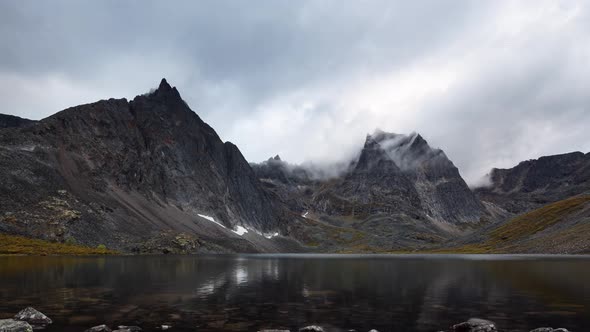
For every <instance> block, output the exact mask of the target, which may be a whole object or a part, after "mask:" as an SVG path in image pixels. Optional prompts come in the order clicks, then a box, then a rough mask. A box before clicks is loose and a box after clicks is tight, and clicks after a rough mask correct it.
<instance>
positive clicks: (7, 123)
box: [0, 114, 36, 129]
mask: <svg viewBox="0 0 590 332" xmlns="http://www.w3.org/2000/svg"><path fill="white" fill-rule="evenodd" d="M35 122H36V121H34V120H29V119H24V118H21V117H18V116H14V115H8V114H0V129H2V128H18V127H24V126H27V125H31V124H33V123H35Z"/></svg>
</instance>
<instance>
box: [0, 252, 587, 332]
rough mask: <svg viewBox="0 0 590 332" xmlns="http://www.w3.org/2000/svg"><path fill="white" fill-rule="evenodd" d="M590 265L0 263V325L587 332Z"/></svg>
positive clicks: (438, 260) (181, 259)
mask: <svg viewBox="0 0 590 332" xmlns="http://www.w3.org/2000/svg"><path fill="white" fill-rule="evenodd" d="M589 263H590V258H589V257H580V256H578V257H548V256H459V255H457V256H432V255H430V256H419V255H401V256H367V255H365V256H343V255H215V256H214V255H211V256H124V257H0V278H1V279H0V280H1V282H0V318H8V317H11V316H13V315H14V314H15V313H16V312H18V311H19V310H21V309H22V308H24V307H26V306H33V307H35V308H37V309H38V310H40V311H42V312H44V313H45V314H47V315H48V316H49V317H51V318H52V319H53V321H54V324H53V325H51V326H49V328H48V329H47V331H83V330H84V329H85V328H88V327H91V326H93V325H98V324H103V323H106V324H108V325H111V326H116V325H118V324H125V325H140V326H142V327H143V328H144V330H147V331H149V330H155V327H157V326H159V325H161V324H171V325H173V326H174V331H195V330H198V331H256V330H257V329H260V328H285V329H291V330H292V331H296V330H297V328H299V327H302V326H304V325H309V324H318V325H321V326H323V327H325V328H327V330H329V331H330V330H333V331H346V330H348V329H356V330H358V331H368V330H369V329H372V328H375V329H378V330H380V331H419V332H423V331H424V332H426V331H428V332H431V331H436V330H438V329H443V328H446V327H448V326H449V325H451V324H454V323H457V322H461V321H464V320H466V319H467V318H469V317H481V318H487V319H490V320H493V321H495V322H496V323H497V324H498V325H499V326H500V327H502V328H504V329H506V330H510V331H529V330H530V329H532V328H534V327H540V326H554V327H557V326H559V327H566V328H568V329H570V330H572V331H589V330H590V284H589V282H588V280H590V264H589Z"/></svg>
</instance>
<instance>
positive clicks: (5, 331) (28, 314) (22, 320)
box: [0, 307, 573, 332]
mask: <svg viewBox="0 0 590 332" xmlns="http://www.w3.org/2000/svg"><path fill="white" fill-rule="evenodd" d="M52 323H53V321H52V320H51V318H49V317H47V316H46V315H45V314H43V313H42V312H40V311H38V310H36V309H35V308H32V307H27V308H25V309H23V310H21V311H20V312H19V313H17V314H16V315H15V316H14V318H11V319H0V332H33V330H42V329H44V328H45V327H46V326H47V325H49V324H52ZM159 330H162V331H167V330H172V331H173V330H174V329H173V326H170V325H161V326H160V327H159ZM140 331H143V329H142V328H141V327H139V326H126V325H119V326H117V327H113V328H111V327H109V326H108V325H106V324H103V325H97V326H94V327H90V328H88V329H86V330H84V331H80V332H140ZM298 331H299V332H329V331H328V330H325V329H324V328H322V327H321V326H318V325H309V326H305V327H302V328H300V329H299V330H298ZM347 331H349V332H361V331H356V330H347ZM502 331H504V330H503V329H501V328H498V327H497V326H496V324H495V323H494V322H491V321H489V320H485V319H480V318H471V319H469V320H467V321H466V322H462V323H459V324H455V325H453V326H451V327H449V328H448V329H445V330H439V331H438V332H502ZM258 332H291V331H290V330H277V329H266V330H259V331H258ZM368 332H379V331H377V330H370V331H368ZM530 332H573V331H569V330H567V329H565V328H552V327H540V328H536V329H533V330H531V331H530Z"/></svg>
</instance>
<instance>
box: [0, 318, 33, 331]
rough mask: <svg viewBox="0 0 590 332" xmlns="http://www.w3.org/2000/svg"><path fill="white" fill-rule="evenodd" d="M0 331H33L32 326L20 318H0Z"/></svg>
mask: <svg viewBox="0 0 590 332" xmlns="http://www.w3.org/2000/svg"><path fill="white" fill-rule="evenodd" d="M0 332H33V327H32V326H31V325H30V324H29V323H27V322H24V321H20V320H14V319H0Z"/></svg>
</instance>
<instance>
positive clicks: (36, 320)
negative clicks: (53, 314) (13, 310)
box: [14, 307, 52, 325]
mask: <svg viewBox="0 0 590 332" xmlns="http://www.w3.org/2000/svg"><path fill="white" fill-rule="evenodd" d="M14 319H16V320H22V321H25V322H27V323H29V324H31V325H48V324H51V323H52V321H51V318H49V317H47V316H45V314H43V313H42V312H40V311H38V310H37V309H35V308H33V307H27V308H25V309H23V310H21V311H20V312H19V313H18V314H16V315H15V316H14Z"/></svg>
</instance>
